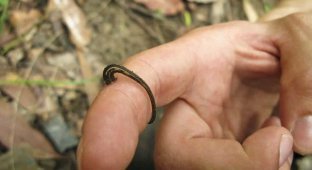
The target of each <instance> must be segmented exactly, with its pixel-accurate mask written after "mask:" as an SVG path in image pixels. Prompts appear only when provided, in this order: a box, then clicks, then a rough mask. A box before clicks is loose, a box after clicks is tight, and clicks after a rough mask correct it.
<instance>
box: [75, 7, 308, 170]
mask: <svg viewBox="0 0 312 170" xmlns="http://www.w3.org/2000/svg"><path fill="white" fill-rule="evenodd" d="M310 16H311V13H310V14H309V12H306V13H300V14H292V15H290V16H287V17H284V18H282V19H279V20H274V21H271V22H261V23H248V22H242V21H239V22H230V23H226V24H219V25H215V26H210V27H203V28H199V29H196V30H194V31H192V32H190V33H188V34H187V35H185V36H183V37H181V38H179V39H178V40H175V41H173V42H170V43H167V44H164V45H162V46H159V47H156V48H153V49H150V50H147V51H144V52H142V53H140V54H137V55H135V56H133V57H130V59H128V60H127V61H126V62H125V64H124V65H125V66H126V67H127V68H129V69H130V70H133V71H134V72H135V73H136V74H138V75H139V76H140V77H141V78H142V79H144V80H145V81H146V83H147V84H148V85H149V86H150V88H151V90H152V92H153V94H154V96H155V99H156V103H157V105H158V106H164V105H168V106H167V109H166V113H165V114H164V117H163V118H162V122H161V124H160V128H159V130H158V133H157V139H156V148H155V154H154V157H155V163H156V167H157V168H158V169H289V168H290V163H291V159H292V157H291V156H292V151H293V150H292V145H293V142H292V141H293V137H294V150H295V151H297V152H299V153H301V154H309V153H312V142H311V139H312V120H311V119H312V118H311V117H312V90H311V87H310V86H311V82H312V69H311V68H312V67H311V66H312V59H311V53H312V48H311V47H310V46H309V43H310V42H311V41H310V39H311V38H312V31H311V27H312V23H311V21H312V20H311V19H312V18H311V17H310ZM117 77H118V80H117V81H116V82H115V83H113V84H111V85H109V86H107V87H105V88H104V89H103V90H102V91H101V92H100V93H99V95H98V97H97V98H96V99H95V101H94V103H93V104H92V106H91V108H90V110H89V111H88V114H87V117H86V119H85V122H84V127H83V137H82V140H81V143H80V146H79V151H78V157H79V166H80V168H81V169H125V168H126V167H127V165H128V164H129V163H130V161H131V159H132V157H133V155H134V152H135V148H136V145H137V142H138V136H139V134H140V132H142V131H143V130H144V128H145V127H146V126H147V122H148V121H149V119H150V117H151V106H150V101H149V97H148V95H147V94H146V92H145V90H144V89H143V88H142V87H141V86H140V85H138V84H137V83H135V82H134V81H132V80H131V79H129V78H127V77H124V76H122V75H118V76H117ZM279 99H280V101H279V108H280V109H279V110H280V112H279V113H280V115H279V118H278V117H271V112H272V110H273V108H274V106H275V105H276V104H277V102H278V100H279ZM281 125H282V126H283V127H282V126H281ZM292 136H293V137H292ZM282 139H283V141H286V143H283V144H281V141H282ZM287 141H288V142H287ZM280 146H283V147H282V149H280Z"/></svg>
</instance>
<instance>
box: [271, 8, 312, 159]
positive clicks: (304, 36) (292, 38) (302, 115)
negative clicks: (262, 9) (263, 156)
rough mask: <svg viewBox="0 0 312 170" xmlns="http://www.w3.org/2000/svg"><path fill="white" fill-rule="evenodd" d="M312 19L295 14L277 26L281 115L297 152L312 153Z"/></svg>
mask: <svg viewBox="0 0 312 170" xmlns="http://www.w3.org/2000/svg"><path fill="white" fill-rule="evenodd" d="M311 21H312V17H311V12H310V13H300V14H292V15H290V16H288V17H286V18H283V19H281V20H279V21H276V22H275V23H273V25H274V24H275V25H274V27H275V28H274V33H275V34H276V35H277V36H276V44H277V46H279V49H280V51H281V69H282V76H281V92H280V93H281V96H280V113H281V121H282V124H283V126H285V127H287V128H288V129H290V130H291V131H292V133H293V136H294V141H295V142H294V143H295V150H296V151H297V152H299V153H301V154H309V153H312V142H311V141H312V89H311V84H312V69H311V68H312V55H311V54H312V48H311V45H310V43H311V38H312V29H311V27H312V22H311Z"/></svg>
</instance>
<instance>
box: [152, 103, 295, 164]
mask: <svg viewBox="0 0 312 170" xmlns="http://www.w3.org/2000/svg"><path fill="white" fill-rule="evenodd" d="M210 123H211V124H214V123H216V124H218V122H215V121H214V122H209V124H210ZM211 127H212V126H210V125H208V124H207V122H205V121H204V120H203V119H201V118H200V117H199V115H198V114H197V113H196V111H195V110H194V109H193V108H192V107H191V106H189V105H188V104H187V103H185V102H184V101H176V102H175V103H174V104H172V105H171V106H169V108H168V109H167V111H166V113H165V114H164V116H163V118H162V122H161V123H160V127H159V129H158V133H157V136H156V141H157V142H156V146H155V152H154V158H155V163H156V167H157V169H221V170H222V169H226V170H228V169H240V170H249V169H256V170H257V169H267V170H276V169H279V168H280V167H284V165H285V162H286V163H287V160H288V158H289V157H291V155H292V146H293V139H292V136H291V134H290V133H289V131H288V130H287V129H285V128H282V127H280V126H270V127H267V128H263V129H260V130H258V131H256V132H255V133H253V134H252V135H251V136H249V137H248V138H247V139H246V140H245V141H244V142H243V144H241V143H239V142H237V141H236V140H235V139H224V138H222V139H220V138H214V137H213V134H212V131H213V130H212V129H211ZM290 159H291V158H290Z"/></svg>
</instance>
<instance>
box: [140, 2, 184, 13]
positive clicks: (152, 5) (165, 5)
mask: <svg viewBox="0 0 312 170" xmlns="http://www.w3.org/2000/svg"><path fill="white" fill-rule="evenodd" d="M135 2H138V3H141V4H144V5H145V6H146V7H147V8H149V9H151V10H153V11H160V12H162V13H163V14H165V15H175V14H177V13H179V12H181V11H183V10H184V4H183V2H182V1H181V0H135Z"/></svg>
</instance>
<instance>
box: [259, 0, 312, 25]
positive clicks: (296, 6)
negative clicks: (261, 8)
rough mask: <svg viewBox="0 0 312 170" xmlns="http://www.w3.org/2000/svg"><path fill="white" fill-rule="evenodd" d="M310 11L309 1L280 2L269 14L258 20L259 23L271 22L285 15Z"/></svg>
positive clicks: (283, 0)
mask: <svg viewBox="0 0 312 170" xmlns="http://www.w3.org/2000/svg"><path fill="white" fill-rule="evenodd" d="M311 9H312V2H311V1H310V0H281V1H279V3H278V4H277V5H276V7H275V8H274V9H273V10H271V11H270V12H269V13H267V14H265V15H264V16H262V17H261V18H260V21H272V20H275V19H278V18H282V17H285V16H287V15H290V14H293V13H297V12H304V11H309V10H311Z"/></svg>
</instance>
